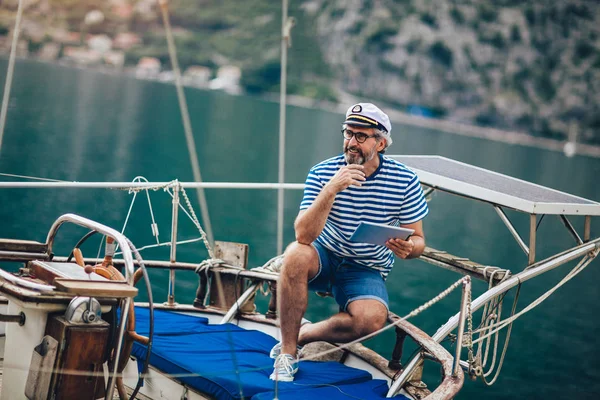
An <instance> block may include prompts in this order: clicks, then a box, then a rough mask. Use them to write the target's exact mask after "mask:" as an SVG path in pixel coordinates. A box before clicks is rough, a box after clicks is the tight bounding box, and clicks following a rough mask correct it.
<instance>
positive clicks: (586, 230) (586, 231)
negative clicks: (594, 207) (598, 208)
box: [583, 215, 592, 243]
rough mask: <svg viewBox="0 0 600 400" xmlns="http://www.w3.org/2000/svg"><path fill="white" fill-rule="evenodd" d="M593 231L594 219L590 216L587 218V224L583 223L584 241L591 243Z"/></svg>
mask: <svg viewBox="0 0 600 400" xmlns="http://www.w3.org/2000/svg"><path fill="white" fill-rule="evenodd" d="M591 229H592V217H591V216H590V215H586V216H585V222H584V223H583V241H584V242H586V243H587V242H589V241H590V232H591Z"/></svg>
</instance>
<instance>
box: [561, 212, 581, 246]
mask: <svg viewBox="0 0 600 400" xmlns="http://www.w3.org/2000/svg"><path fill="white" fill-rule="evenodd" d="M560 220H561V221H562V223H563V224H564V225H565V228H567V230H568V231H569V233H570V234H571V235H572V236H573V238H574V239H575V241H576V242H577V244H583V240H581V238H580V237H579V235H578V234H577V231H576V230H575V228H573V225H572V224H571V221H569V219H568V218H567V216H566V215H560Z"/></svg>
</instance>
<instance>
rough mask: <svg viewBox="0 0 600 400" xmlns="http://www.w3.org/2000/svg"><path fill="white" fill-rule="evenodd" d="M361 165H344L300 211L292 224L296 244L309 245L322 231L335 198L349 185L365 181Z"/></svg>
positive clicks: (358, 184) (357, 184)
mask: <svg viewBox="0 0 600 400" xmlns="http://www.w3.org/2000/svg"><path fill="white" fill-rule="evenodd" d="M363 170H364V167H363V166H362V165H356V164H351V165H346V166H345V167H342V168H340V169H339V170H338V171H337V172H336V174H335V175H334V176H333V178H331V180H330V181H329V182H327V184H326V185H325V186H324V187H323V189H322V190H321V192H320V193H319V195H318V196H317V197H316V198H315V201H314V202H313V203H312V204H311V205H310V207H308V208H307V209H306V210H301V211H300V212H299V213H298V217H296V222H294V229H295V231H296V240H297V241H298V243H302V244H311V243H312V242H314V241H315V240H316V239H317V237H319V235H320V234H321V232H322V231H323V228H324V227H325V222H326V221H327V216H328V215H329V212H330V211H331V207H332V206H333V201H334V200H335V196H336V195H337V194H338V193H339V192H341V191H342V190H344V189H346V188H347V187H348V186H350V185H356V186H360V185H361V183H362V182H363V181H364V180H365V179H366V178H365V173H364V172H363Z"/></svg>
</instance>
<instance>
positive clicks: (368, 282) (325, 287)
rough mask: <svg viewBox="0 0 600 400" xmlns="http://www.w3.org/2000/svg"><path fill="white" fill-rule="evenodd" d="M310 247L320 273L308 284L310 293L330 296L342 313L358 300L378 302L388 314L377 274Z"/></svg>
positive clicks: (383, 289)
mask: <svg viewBox="0 0 600 400" xmlns="http://www.w3.org/2000/svg"><path fill="white" fill-rule="evenodd" d="M312 245H313V247H314V248H315V249H316V250H317V253H318V254H319V272H318V273H317V275H316V276H315V277H314V278H312V279H311V280H310V281H308V288H309V289H310V290H314V291H317V292H329V293H331V294H333V298H334V299H335V301H336V302H337V303H338V305H339V306H340V309H341V310H342V311H347V307H348V305H349V304H350V303H351V302H353V301H355V300H361V299H374V300H378V301H379V302H381V303H382V304H383V305H384V306H385V308H387V309H388V310H389V306H388V293H387V289H386V288H385V281H384V280H383V277H382V276H381V274H380V273H379V272H377V271H375V270H374V269H371V268H368V267H365V266H362V265H360V264H357V263H356V262H355V261H353V260H352V259H349V258H343V257H338V256H336V255H335V254H333V253H332V252H331V251H330V250H328V249H326V248H325V247H323V246H322V245H320V244H319V243H317V242H314V243H313V244H312Z"/></svg>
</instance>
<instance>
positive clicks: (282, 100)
mask: <svg viewBox="0 0 600 400" xmlns="http://www.w3.org/2000/svg"><path fill="white" fill-rule="evenodd" d="M287 20H288V2H287V0H283V1H282V10H281V84H280V85H279V183H280V184H281V183H283V182H284V181H285V104H286V96H287V90H286V88H287V48H288V38H289V33H286V30H287ZM283 205H284V192H283V189H281V188H280V189H277V254H281V253H282V252H283Z"/></svg>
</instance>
